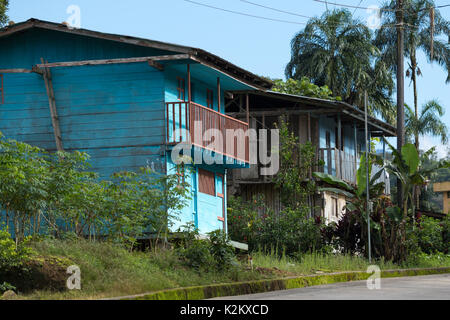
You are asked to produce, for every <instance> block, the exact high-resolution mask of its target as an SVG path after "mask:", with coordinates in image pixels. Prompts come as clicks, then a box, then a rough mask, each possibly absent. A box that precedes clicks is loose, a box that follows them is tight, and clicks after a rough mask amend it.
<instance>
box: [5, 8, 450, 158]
mask: <svg viewBox="0 0 450 320" xmlns="http://www.w3.org/2000/svg"><path fill="white" fill-rule="evenodd" d="M248 1H250V2H253V3H256V4H259V5H262V6H268V7H272V8H276V9H278V10H281V11H285V12H277V11H274V10H269V9H267V8H263V7H261V6H255V5H252V4H250V3H248V2H246V1H242V0H226V1H224V0H222V1H221V0H192V1H191V2H190V1H186V0H126V1H111V0H34V1H30V0H10V10H9V12H8V14H9V17H10V20H12V21H14V22H16V23H17V22H21V21H24V20H28V19H29V18H32V17H33V18H37V19H42V20H48V21H53V22H63V21H69V22H70V21H72V20H71V17H72V16H73V11H71V12H69V11H70V10H69V11H68V9H69V8H70V7H73V6H74V5H75V6H77V7H78V8H79V9H80V23H81V27H82V28H84V29H91V30H96V31H101V32H107V33H116V34H123V35H130V36H137V37H142V38H147V39H152V40H159V41H164V42H169V43H175V44H180V45H187V46H192V47H197V48H201V49H204V50H207V51H209V52H211V53H214V54H216V55H218V56H220V57H222V58H224V59H226V60H228V61H230V62H232V63H234V64H236V65H238V66H240V67H242V68H244V69H247V70H249V71H251V72H253V73H256V74H258V75H262V76H267V77H270V78H284V69H285V66H286V64H287V63H288V62H289V59H290V42H291V39H292V38H293V37H294V36H295V35H296V33H298V32H299V31H301V30H302V29H303V28H304V24H305V23H306V22H307V21H308V18H305V17H302V16H307V17H314V16H320V15H322V14H323V13H324V11H325V10H326V4H325V3H322V2H319V1H314V0H277V1H273V0H272V1H270V0H248ZM194 2H197V3H202V4H204V5H208V6H213V7H216V8H221V9H224V10H229V11H234V12H239V13H241V14H236V13H233V12H229V11H224V10H219V9H215V8H211V7H206V6H202V5H199V4H197V3H194ZM328 2H329V3H328V8H329V9H333V8H340V7H339V6H336V5H333V4H330V3H335V2H337V3H340V4H348V5H354V6H361V7H369V6H371V5H375V6H376V5H380V4H381V2H382V1H380V0H331V1H328ZM435 2H436V4H437V5H445V4H450V0H436V1H435ZM349 10H350V11H351V12H352V13H353V14H354V17H355V18H359V19H361V20H363V21H370V18H371V16H372V15H373V12H367V11H366V10H364V9H349ZM440 11H441V14H442V15H443V17H444V18H446V19H447V20H450V7H446V8H442V9H440ZM286 12H288V13H286ZM249 15H252V16H260V17H264V18H266V19H261V18H256V17H251V16H249ZM274 20H277V21H274ZM419 67H420V69H421V71H422V73H423V76H422V77H419V78H418V88H419V90H418V91H419V95H418V98H419V106H421V105H423V104H425V103H426V102H427V101H429V100H431V99H437V100H438V101H439V102H440V103H441V104H442V105H443V106H444V108H445V109H446V114H445V115H444V117H443V121H444V122H445V123H446V124H447V125H448V126H449V127H450V84H445V79H446V76H447V74H446V72H444V70H443V69H442V68H441V67H440V66H438V65H430V64H429V63H428V62H427V60H426V57H425V55H424V54H423V53H421V54H419ZM405 85H406V92H405V101H406V103H408V104H409V105H411V106H413V90H412V85H411V84H410V80H409V79H406V80H405ZM394 99H395V97H394ZM433 146H436V147H437V150H438V154H439V156H441V157H443V156H445V155H446V149H447V146H444V145H442V144H441V143H440V141H439V139H437V138H433V137H428V136H427V137H422V138H421V148H423V149H428V148H430V147H433Z"/></svg>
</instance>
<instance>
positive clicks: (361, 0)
mask: <svg viewBox="0 0 450 320" xmlns="http://www.w3.org/2000/svg"><path fill="white" fill-rule="evenodd" d="M363 1H364V0H360V1H359V3H358V7H359V6H360V5H361V3H362V2H363ZM356 10H358V8H355V10H353V14H352V16H354V15H355V13H356Z"/></svg>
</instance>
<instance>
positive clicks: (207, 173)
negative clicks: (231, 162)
mask: <svg viewBox="0 0 450 320" xmlns="http://www.w3.org/2000/svg"><path fill="white" fill-rule="evenodd" d="M202 176H204V177H209V178H211V177H212V178H213V181H212V185H209V187H211V186H212V190H205V189H203V188H204V187H206V186H205V185H204V184H202V182H201V181H200V180H201V177H202ZM198 192H200V193H203V194H207V195H210V196H213V197H216V196H217V195H216V174H215V173H214V172H212V171H208V170H205V169H198Z"/></svg>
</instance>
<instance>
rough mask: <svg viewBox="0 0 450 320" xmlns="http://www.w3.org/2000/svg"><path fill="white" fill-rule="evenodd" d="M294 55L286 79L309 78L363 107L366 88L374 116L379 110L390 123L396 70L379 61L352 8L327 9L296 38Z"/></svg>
mask: <svg viewBox="0 0 450 320" xmlns="http://www.w3.org/2000/svg"><path fill="white" fill-rule="evenodd" d="M291 51H292V52H291V60H290V62H289V63H288V65H287V66H286V70H285V73H286V77H287V78H294V79H296V80H301V79H302V77H305V76H306V77H308V78H309V79H311V81H312V82H313V83H314V84H316V85H318V86H325V85H326V86H328V87H329V88H330V89H331V91H332V92H333V95H334V96H340V97H341V98H342V99H343V100H344V101H345V102H348V103H350V104H353V105H358V106H360V107H362V106H363V104H364V91H366V90H367V92H368V96H369V99H370V101H369V102H370V106H371V108H372V110H371V112H380V113H381V115H382V116H383V117H384V118H385V119H386V120H389V117H388V116H389V115H392V114H393V110H394V109H395V107H394V106H393V103H392V100H391V95H392V90H393V88H394V83H393V80H392V71H391V70H389V68H388V67H387V65H386V64H385V63H384V61H382V60H381V59H379V60H377V61H376V57H379V56H380V54H381V52H380V50H379V49H378V48H377V47H376V46H375V45H373V43H372V33H371V31H370V30H369V29H368V28H367V26H366V25H365V24H364V23H362V22H360V21H359V20H355V19H353V17H352V14H351V13H350V12H349V11H348V10H346V9H341V10H334V11H327V12H326V13H324V14H323V16H322V17H321V18H313V19H310V20H309V21H308V23H307V25H306V27H305V29H304V30H302V31H300V32H299V33H298V34H297V35H296V36H295V37H294V38H293V39H292V41H291Z"/></svg>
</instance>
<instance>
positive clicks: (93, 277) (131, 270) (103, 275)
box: [24, 240, 267, 299]
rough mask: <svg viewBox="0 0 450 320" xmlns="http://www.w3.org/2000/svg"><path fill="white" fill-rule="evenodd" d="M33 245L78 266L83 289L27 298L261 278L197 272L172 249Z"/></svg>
mask: <svg viewBox="0 0 450 320" xmlns="http://www.w3.org/2000/svg"><path fill="white" fill-rule="evenodd" d="M32 246H33V249H34V250H35V252H36V253H37V254H38V255H42V256H61V257H66V258H68V259H70V260H71V261H72V262H73V263H74V264H75V265H77V266H79V267H80V269H81V282H82V291H76V290H75V291H70V292H62V293H55V292H47V291H36V292H34V293H32V294H28V295H26V296H24V298H29V299H78V298H83V299H98V298H105V297H115V296H123V295H133V294H139V293H145V292H150V291H156V290H162V289H169V288H179V287H187V286H196V285H205V284H213V283H224V282H234V281H246V280H256V279H261V278H263V276H261V275H260V274H257V273H254V272H251V271H247V270H241V271H240V272H238V271H235V270H234V271H233V270H232V271H229V272H221V273H219V272H207V273H200V272H198V271H196V270H194V269H189V268H187V267H184V266H182V265H181V263H180V261H179V260H178V258H177V257H176V255H175V254H174V253H173V252H172V251H163V250H161V251H159V252H157V253H150V252H129V251H127V250H125V249H123V248H122V247H120V246H117V245H114V244H109V243H99V242H96V243H92V242H88V241H85V240H77V241H60V240H44V241H41V242H36V243H33V245H32ZM264 277H267V276H264Z"/></svg>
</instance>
